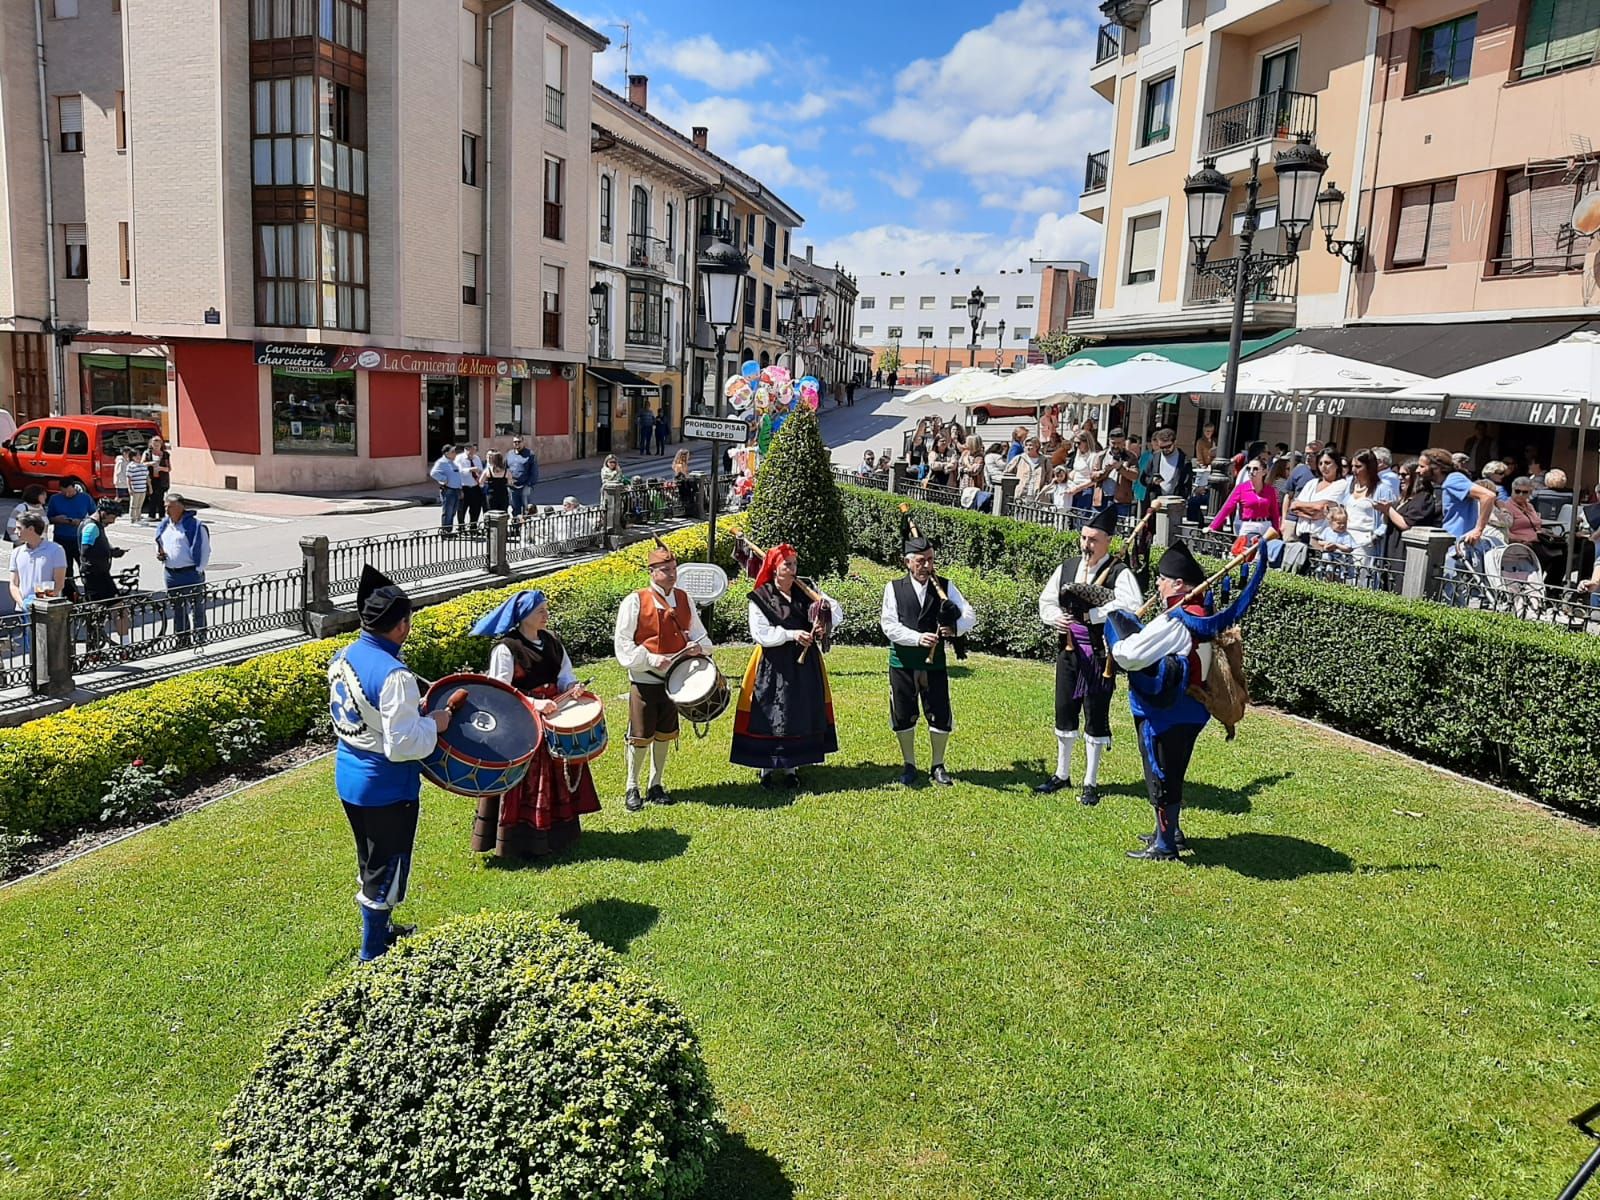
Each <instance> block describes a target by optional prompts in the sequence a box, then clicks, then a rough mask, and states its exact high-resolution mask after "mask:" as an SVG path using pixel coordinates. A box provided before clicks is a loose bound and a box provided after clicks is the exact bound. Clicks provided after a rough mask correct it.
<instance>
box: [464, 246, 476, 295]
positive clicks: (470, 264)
mask: <svg viewBox="0 0 1600 1200" xmlns="http://www.w3.org/2000/svg"><path fill="white" fill-rule="evenodd" d="M477 302H478V256H477V255H476V254H463V255H462V256H461V303H463V304H476V303H477Z"/></svg>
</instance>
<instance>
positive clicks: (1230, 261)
mask: <svg viewBox="0 0 1600 1200" xmlns="http://www.w3.org/2000/svg"><path fill="white" fill-rule="evenodd" d="M1269 258H1270V260H1271V261H1272V270H1271V271H1270V272H1268V273H1267V274H1266V275H1264V276H1263V277H1262V278H1261V279H1260V280H1259V281H1258V282H1257V283H1256V284H1255V286H1253V287H1252V288H1251V289H1250V293H1249V295H1248V296H1247V297H1246V299H1248V300H1250V301H1251V302H1253V303H1256V304H1293V303H1294V302H1295V298H1296V297H1297V296H1298V295H1299V294H1300V260H1299V258H1297V257H1296V256H1295V255H1293V254H1274V255H1271V256H1269ZM1238 264H1239V260H1238V258H1213V259H1209V260H1208V261H1207V262H1206V269H1205V270H1204V271H1194V272H1191V274H1190V276H1189V298H1188V299H1187V300H1186V301H1185V303H1186V304H1189V305H1191V306H1192V305H1201V304H1232V303H1233V282H1234V277H1235V273H1236V271H1237V269H1238Z"/></svg>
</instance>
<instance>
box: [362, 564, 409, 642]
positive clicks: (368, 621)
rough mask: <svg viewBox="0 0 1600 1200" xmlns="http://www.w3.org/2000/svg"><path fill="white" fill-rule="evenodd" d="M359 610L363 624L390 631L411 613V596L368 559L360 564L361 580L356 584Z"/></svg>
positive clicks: (363, 626)
mask: <svg viewBox="0 0 1600 1200" xmlns="http://www.w3.org/2000/svg"><path fill="white" fill-rule="evenodd" d="M356 612H357V613H359V614H360V616H361V628H363V629H367V630H371V631H372V632H373V633H388V632H389V630H391V629H393V628H394V627H395V626H396V625H398V624H400V622H401V621H404V620H405V619H406V618H407V617H409V616H410V615H411V597H410V596H407V595H406V593H405V590H404V589H403V588H401V587H400V585H399V584H397V583H395V582H393V581H392V580H391V579H389V577H388V576H386V575H385V574H384V573H383V572H382V571H379V570H377V569H375V568H374V567H373V566H372V565H371V564H370V563H369V564H366V565H364V566H363V567H362V568H361V582H360V583H359V584H357V585H356Z"/></svg>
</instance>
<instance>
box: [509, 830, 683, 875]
mask: <svg viewBox="0 0 1600 1200" xmlns="http://www.w3.org/2000/svg"><path fill="white" fill-rule="evenodd" d="M688 848H689V835H688V834H687V833H680V832H678V831H677V830H676V829H667V828H652V829H593V830H590V831H588V832H586V833H584V834H582V835H581V836H580V837H579V838H578V840H577V841H576V842H574V843H573V844H572V845H570V846H568V847H567V848H566V849H565V850H561V851H558V852H557V853H555V854H549V855H543V856H541V857H538V858H501V857H500V856H499V855H497V854H491V855H488V856H487V857H485V858H484V860H483V864H484V866H485V867H486V868H487V869H488V870H490V871H542V870H547V869H549V868H552V867H561V866H565V865H567V864H568V863H581V862H594V861H596V860H598V859H615V860H616V861H618V862H633V863H653V862H666V861H667V859H669V858H677V857H678V855H680V854H682V853H683V852H684V851H685V850H687V849H688Z"/></svg>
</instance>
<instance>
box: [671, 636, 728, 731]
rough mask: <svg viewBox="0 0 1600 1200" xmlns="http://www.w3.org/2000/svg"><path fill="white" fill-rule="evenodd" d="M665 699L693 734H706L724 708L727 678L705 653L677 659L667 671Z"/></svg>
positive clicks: (726, 701)
mask: <svg viewBox="0 0 1600 1200" xmlns="http://www.w3.org/2000/svg"><path fill="white" fill-rule="evenodd" d="M667 699H669V700H671V701H672V703H673V706H674V707H676V708H677V710H678V715H679V716H680V717H682V718H683V719H684V720H685V721H688V722H689V723H690V724H691V725H693V726H694V732H695V736H696V737H705V736H706V734H707V733H709V732H710V728H709V727H710V724H711V722H712V721H715V720H716V719H717V718H718V717H720V716H721V715H722V714H723V712H725V711H726V710H727V707H728V700H729V695H728V681H727V679H725V678H724V677H723V674H722V672H721V671H719V670H718V669H717V664H716V663H714V662H712V661H711V659H710V658H708V657H706V656H704V655H701V656H698V657H695V658H680V659H679V660H678V661H677V662H675V663H674V664H673V665H672V669H671V670H670V671H668V672H667Z"/></svg>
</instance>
